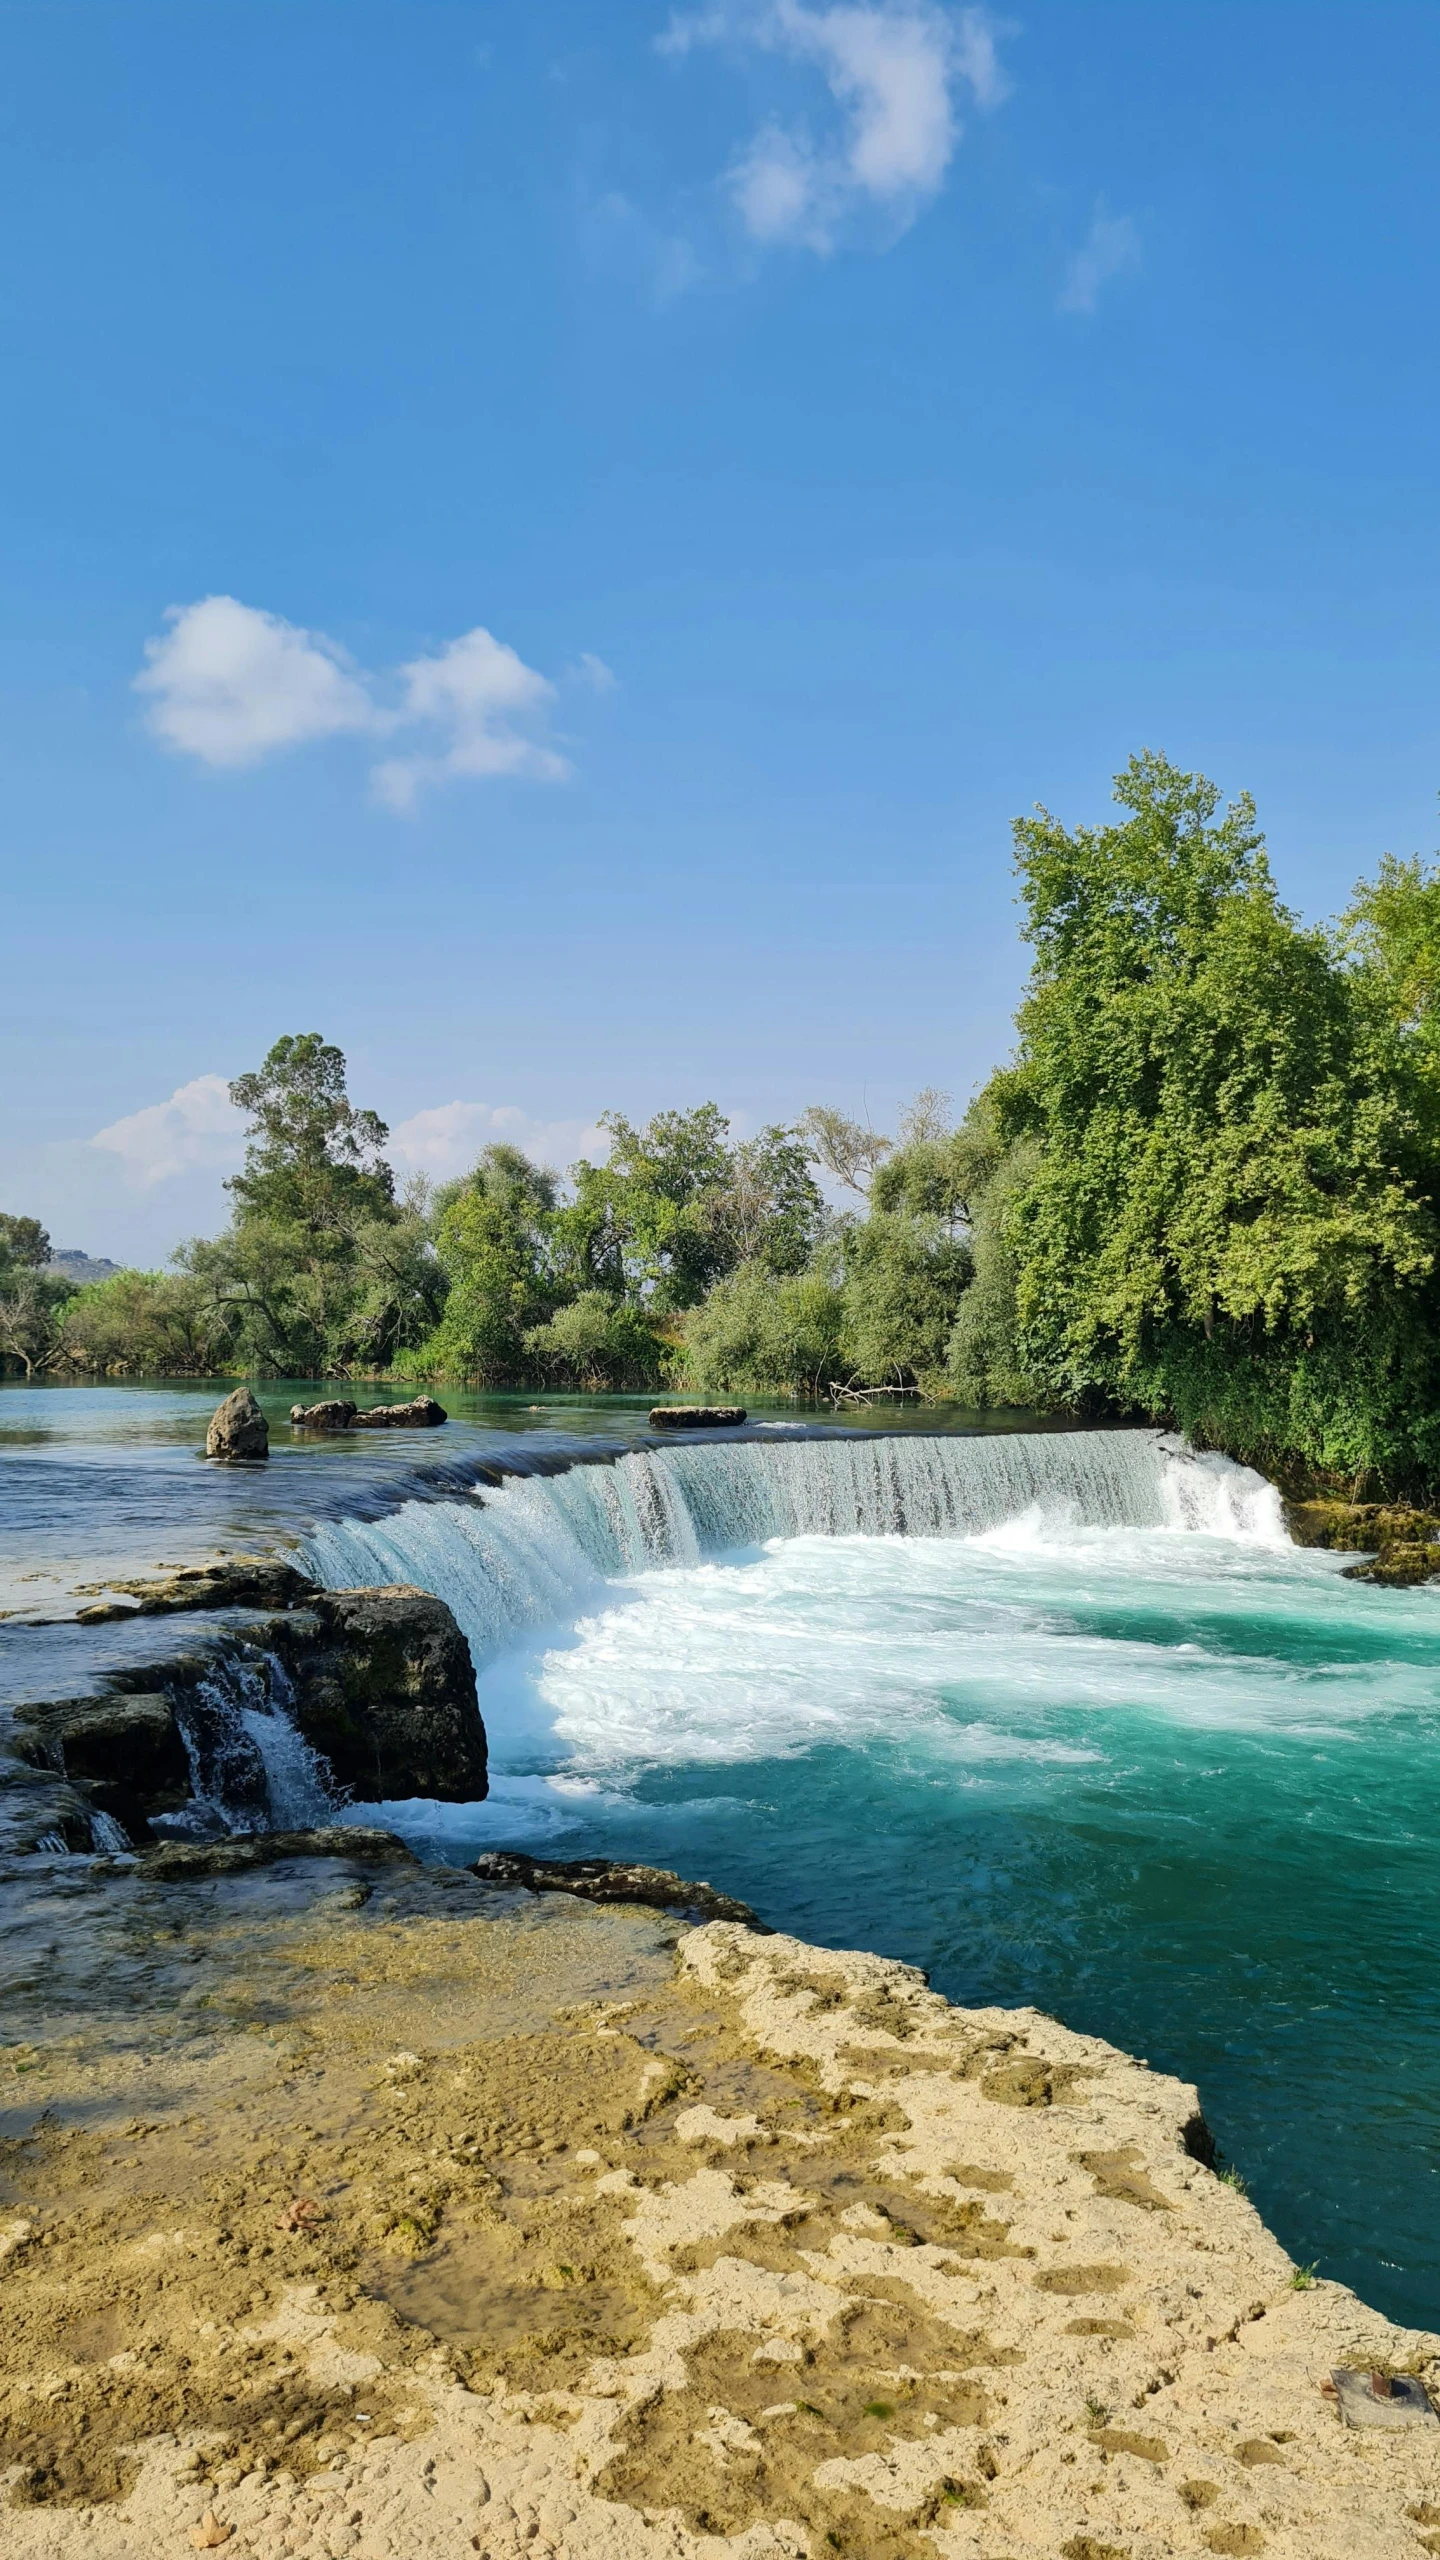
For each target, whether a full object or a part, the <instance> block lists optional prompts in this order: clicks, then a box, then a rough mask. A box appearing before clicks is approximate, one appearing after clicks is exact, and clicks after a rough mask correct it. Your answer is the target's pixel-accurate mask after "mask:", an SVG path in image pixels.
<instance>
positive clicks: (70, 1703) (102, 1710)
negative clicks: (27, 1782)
mask: <svg viewBox="0 0 1440 2560" xmlns="http://www.w3.org/2000/svg"><path fill="white" fill-rule="evenodd" d="M15 1742H16V1747H17V1749H18V1750H19V1751H20V1753H21V1755H22V1757H24V1758H25V1759H27V1760H29V1761H30V1762H31V1764H32V1766H34V1767H36V1768H51V1769H58V1770H59V1771H61V1772H62V1774H63V1775H64V1776H65V1777H67V1778H72V1779H75V1778H83V1779H86V1780H88V1781H90V1782H91V1783H92V1784H93V1785H95V1786H97V1787H112V1788H113V1787H124V1788H125V1789H127V1790H128V1791H129V1792H130V1793H131V1794H133V1795H136V1796H140V1797H144V1798H146V1799H148V1800H150V1801H151V1802H152V1803H155V1804H157V1805H158V1804H159V1803H160V1802H161V1801H163V1800H166V1799H169V1800H172V1801H173V1802H175V1803H177V1804H179V1803H183V1802H184V1800H185V1797H186V1795H187V1794H188V1792H189V1784H190V1763H189V1760H188V1758H187V1757H186V1752H185V1745H184V1742H183V1741H182V1739H181V1735H180V1728H179V1725H178V1724H177V1723H176V1721H175V1710H174V1708H173V1706H172V1705H171V1703H170V1700H169V1699H168V1698H167V1697H165V1696H163V1695H162V1694H161V1693H160V1692H159V1691H144V1690H141V1691H138V1692H131V1693H130V1694H129V1695H126V1694H124V1693H120V1694H118V1695H117V1694H115V1693H114V1692H112V1693H111V1694H110V1695H108V1696H105V1697H99V1698H59V1699H55V1700H53V1701H51V1702H50V1703H49V1704H48V1705H44V1706H28V1707H20V1708H18V1709H17V1711H16V1716H15Z"/></svg>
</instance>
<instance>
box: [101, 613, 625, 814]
mask: <svg viewBox="0 0 1440 2560" xmlns="http://www.w3.org/2000/svg"><path fill="white" fill-rule="evenodd" d="M165 624H166V628H165V630H164V631H163V632H162V633H161V634H160V636H159V637H158V638H156V639H153V640H147V641H146V643H145V664H144V666H143V667H142V668H141V670H140V673H139V674H138V675H137V676H136V678H135V680H134V682H135V690H136V692H137V693H140V694H142V695H144V696H145V698H146V705H147V707H146V712H145V723H146V726H147V728H148V729H149V731H150V734H151V736H152V737H154V738H156V739H157V740H158V741H159V743H160V744H161V745H162V746H164V747H167V748H169V749H170V750H171V752H172V753H173V754H176V755H185V756H193V757H195V758H196V760H197V761H198V762H199V763H201V764H206V765H209V766H211V767H212V768H214V769H216V770H219V771H230V772H234V771H237V770H240V769H242V768H243V767H245V766H247V765H255V764H259V763H260V762H262V760H263V759H264V758H265V757H267V756H270V755H274V754H276V753H278V752H280V751H282V750H284V749H286V748H292V747H300V746H305V745H309V744H313V743H314V742H315V741H317V740H320V739H325V738H334V737H338V736H341V735H343V734H345V733H349V734H352V735H358V736H364V737H369V738H372V739H377V740H378V739H380V738H395V739H397V741H398V740H403V741H404V751H403V752H401V753H399V754H394V755H389V756H385V757H383V758H382V759H381V760H380V761H379V762H378V763H377V764H376V765H375V766H373V768H372V772H371V781H372V784H373V786H374V790H375V793H376V796H377V798H378V799H379V800H381V801H382V802H383V803H384V804H385V806H386V807H388V808H391V809H396V810H401V811H408V810H411V809H413V808H414V807H415V805H416V803H417V801H418V799H419V797H420V794H421V792H422V791H423V790H425V789H426V788H427V787H428V786H430V785H432V784H436V783H441V782H447V781H453V780H456V779H462V778H469V779H472V780H488V779H491V778H493V777H495V776H497V775H505V774H511V775H520V776H524V777H527V778H529V779H531V780H534V781H541V782H558V781H562V780H563V779H564V778H565V776H566V775H567V774H568V773H569V771H570V767H569V765H568V764H567V762H566V760H565V758H564V757H563V756H561V755H558V754H557V753H556V752H555V750H554V749H553V748H552V747H550V746H548V745H546V744H545V743H544V740H543V738H541V737H537V735H536V734H535V732H536V731H537V729H541V728H543V725H544V720H545V716H546V713H547V711H548V708H549V705H550V704H551V702H552V701H553V700H554V697H555V687H554V686H553V685H552V684H551V683H550V681H549V679H548V678H547V677H545V676H542V675H540V674H538V673H537V672H536V670H535V669H534V668H533V667H527V666H526V664H525V662H524V660H523V659H522V658H520V657H519V656H518V655H517V653H516V652H515V650H514V649H512V648H510V647H509V646H508V644H507V643H506V642H505V641H503V640H497V639H496V638H495V636H494V634H493V632H490V631H487V630H485V629H484V627H483V626H482V625H478V624H477V626H476V628H475V629H474V630H473V631H466V632H462V633H461V635H460V637H459V638H458V639H456V640H450V641H447V642H446V643H445V644H444V646H443V647H442V648H440V649H439V650H437V651H436V652H435V653H434V654H433V655H431V656H428V657H420V658H412V659H410V660H409V661H408V663H407V664H406V665H404V666H402V667H400V668H398V669H397V670H396V672H395V675H394V677H393V678H392V679H391V682H390V685H389V687H388V693H389V695H390V697H391V698H390V699H388V700H387V698H386V693H387V688H386V687H384V686H382V684H380V683H379V682H378V681H377V679H376V678H375V677H373V676H370V675H367V674H366V673H365V671H364V670H363V669H362V668H360V667H357V666H356V665H355V664H354V662H353V660H352V659H351V658H349V657H348V656H347V654H346V652H345V651H344V650H343V649H342V648H341V647H340V646H339V644H338V642H336V641H334V640H331V639H329V638H327V636H326V634H325V633H324V632H323V631H306V630H304V629H302V628H300V627H299V626H298V625H297V624H295V623H291V622H286V621H285V620H283V618H282V617H281V616H280V615H279V614H275V613H265V612H262V611H260V610H259V609H258V608H257V607H256V606H254V605H248V604H241V603H240V602H239V600H238V598H236V597H235V596H205V597H204V598H202V599H201V601H200V602H199V603H196V604H186V605H172V606H171V607H170V608H169V611H168V612H167V613H166V615H165ZM581 663H582V666H588V665H590V664H592V663H593V664H594V665H596V666H598V665H599V663H600V661H599V660H598V659H596V660H594V661H590V660H584V659H582V661H581Z"/></svg>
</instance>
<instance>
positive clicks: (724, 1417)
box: [650, 1404, 746, 1431]
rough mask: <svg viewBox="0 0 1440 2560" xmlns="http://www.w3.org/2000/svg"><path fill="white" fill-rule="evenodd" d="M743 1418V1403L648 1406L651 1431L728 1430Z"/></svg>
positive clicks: (744, 1416) (744, 1415) (744, 1417)
mask: <svg viewBox="0 0 1440 2560" xmlns="http://www.w3.org/2000/svg"><path fill="white" fill-rule="evenodd" d="M745 1419H746V1414H745V1407H744V1405H743V1404H657V1405H652V1406H651V1408H650V1427H651V1429H652V1431H728V1430H731V1429H733V1428H734V1425H735V1424H736V1423H737V1422H743V1421H744V1420H745Z"/></svg>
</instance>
